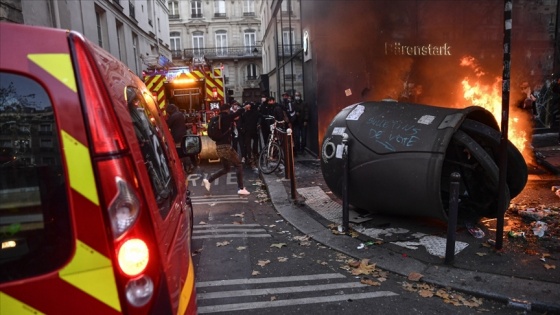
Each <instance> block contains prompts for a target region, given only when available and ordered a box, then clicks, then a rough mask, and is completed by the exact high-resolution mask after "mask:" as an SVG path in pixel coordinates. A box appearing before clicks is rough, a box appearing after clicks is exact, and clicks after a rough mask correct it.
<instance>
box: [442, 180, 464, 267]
mask: <svg viewBox="0 0 560 315" xmlns="http://www.w3.org/2000/svg"><path fill="white" fill-rule="evenodd" d="M460 180H461V175H460V174H459V173H457V172H453V173H452V174H451V183H450V184H449V186H450V187H449V213H448V220H447V244H446V245H445V264H446V265H450V264H453V260H454V259H455V231H456V230H457V215H458V212H459V181H460Z"/></svg>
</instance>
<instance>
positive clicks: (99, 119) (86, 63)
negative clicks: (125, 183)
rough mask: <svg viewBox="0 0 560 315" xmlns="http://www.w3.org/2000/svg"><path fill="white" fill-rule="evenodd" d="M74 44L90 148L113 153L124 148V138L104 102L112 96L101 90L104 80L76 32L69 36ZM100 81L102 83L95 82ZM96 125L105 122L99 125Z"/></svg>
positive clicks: (98, 152) (99, 152)
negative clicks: (90, 141)
mask: <svg viewBox="0 0 560 315" xmlns="http://www.w3.org/2000/svg"><path fill="white" fill-rule="evenodd" d="M70 38H71V41H72V43H73V45H70V46H71V47H74V50H75V52H74V58H75V62H77V64H78V67H77V68H78V72H79V73H78V76H79V78H80V79H79V80H78V82H81V84H80V86H79V88H81V89H83V93H80V94H81V95H83V99H82V102H84V104H85V107H86V108H85V109H84V110H85V111H86V115H87V118H88V123H89V126H90V132H91V137H92V142H93V150H94V151H95V153H96V154H106V153H113V152H117V151H122V150H124V148H125V146H126V145H125V140H124V137H123V135H122V132H121V130H120V127H119V125H118V123H117V118H116V116H115V113H114V111H113V109H112V108H113V106H107V104H110V103H111V100H110V99H109V97H108V96H107V93H105V91H102V89H103V87H104V86H105V85H104V84H103V80H102V79H101V76H100V75H99V73H98V71H97V70H96V69H95V60H94V59H93V57H92V56H91V53H90V52H89V50H88V48H87V47H86V44H85V42H84V40H83V38H81V36H79V35H77V34H72V35H71V36H70ZM96 82H99V83H101V84H96ZM98 126H105V127H104V128H98Z"/></svg>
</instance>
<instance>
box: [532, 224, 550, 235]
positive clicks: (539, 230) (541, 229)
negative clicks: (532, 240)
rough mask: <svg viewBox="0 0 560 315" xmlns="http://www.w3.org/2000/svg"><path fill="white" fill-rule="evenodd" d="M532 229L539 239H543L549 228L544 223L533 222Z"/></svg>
mask: <svg viewBox="0 0 560 315" xmlns="http://www.w3.org/2000/svg"><path fill="white" fill-rule="evenodd" d="M531 227H532V228H533V233H535V235H536V236H537V237H543V236H544V233H545V232H546V230H548V226H547V225H546V223H544V222H542V221H536V222H532V223H531Z"/></svg>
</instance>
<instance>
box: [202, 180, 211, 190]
mask: <svg viewBox="0 0 560 315" xmlns="http://www.w3.org/2000/svg"><path fill="white" fill-rule="evenodd" d="M202 183H203V184H204V188H206V190H208V191H210V186H212V184H210V182H209V181H208V180H207V179H206V178H205V179H203V180H202Z"/></svg>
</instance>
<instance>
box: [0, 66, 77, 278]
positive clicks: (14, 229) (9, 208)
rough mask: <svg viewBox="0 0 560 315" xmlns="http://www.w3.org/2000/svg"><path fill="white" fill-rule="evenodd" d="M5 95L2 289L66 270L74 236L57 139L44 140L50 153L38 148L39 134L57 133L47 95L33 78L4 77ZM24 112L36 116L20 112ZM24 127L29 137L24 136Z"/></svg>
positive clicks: (1, 123) (1, 90)
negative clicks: (51, 130)
mask: <svg viewBox="0 0 560 315" xmlns="http://www.w3.org/2000/svg"><path fill="white" fill-rule="evenodd" d="M0 95H3V96H5V97H3V98H1V99H0V128H1V129H2V133H1V134H0V139H1V141H0V145H1V147H0V165H1V168H2V171H0V243H2V245H3V246H2V248H0V284H2V283H4V282H6V281H17V280H19V279H24V278H29V277H34V276H40V275H42V274H45V273H49V272H53V271H55V270H56V269H58V268H61V267H62V266H63V265H64V264H66V263H67V262H68V260H69V259H70V257H71V254H72V252H73V249H74V244H73V242H74V241H73V238H74V237H73V232H72V224H71V220H70V213H69V206H68V196H67V193H66V180H65V179H66V176H65V174H64V169H63V167H62V151H61V148H60V145H59V143H58V137H57V135H56V133H53V135H52V136H50V137H48V136H46V135H42V137H43V138H44V139H45V140H46V142H47V143H49V144H50V146H51V150H49V151H43V150H40V149H38V147H39V145H43V141H42V140H41V141H39V140H36V141H33V139H34V138H35V137H37V134H35V132H34V131H35V130H42V129H43V128H48V127H46V126H52V128H55V129H56V128H57V127H56V126H57V125H56V121H55V119H54V114H53V110H52V104H51V103H50V99H49V96H48V94H47V92H46V91H45V90H44V89H43V88H42V87H41V85H40V84H38V83H37V82H35V81H33V80H32V79H29V78H27V77H24V76H21V75H17V74H11V73H0ZM22 107H28V108H34V111H26V112H21V111H18V108H22ZM15 111H17V112H18V119H17V120H14V118H13V117H14V116H13V114H12V113H13V112H15ZM39 121H40V122H39ZM22 124H24V125H27V126H28V127H25V128H24V129H27V128H30V133H24V132H21V130H20V128H18V127H19V126H21V125H22ZM8 143H9V144H10V146H7V145H8ZM22 144H23V150H22V146H21V145H22ZM12 145H15V146H16V147H15V148H14V147H12ZM27 146H29V148H27ZM53 244H56V246H53ZM38 261H40V262H41V263H37V262H38Z"/></svg>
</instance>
